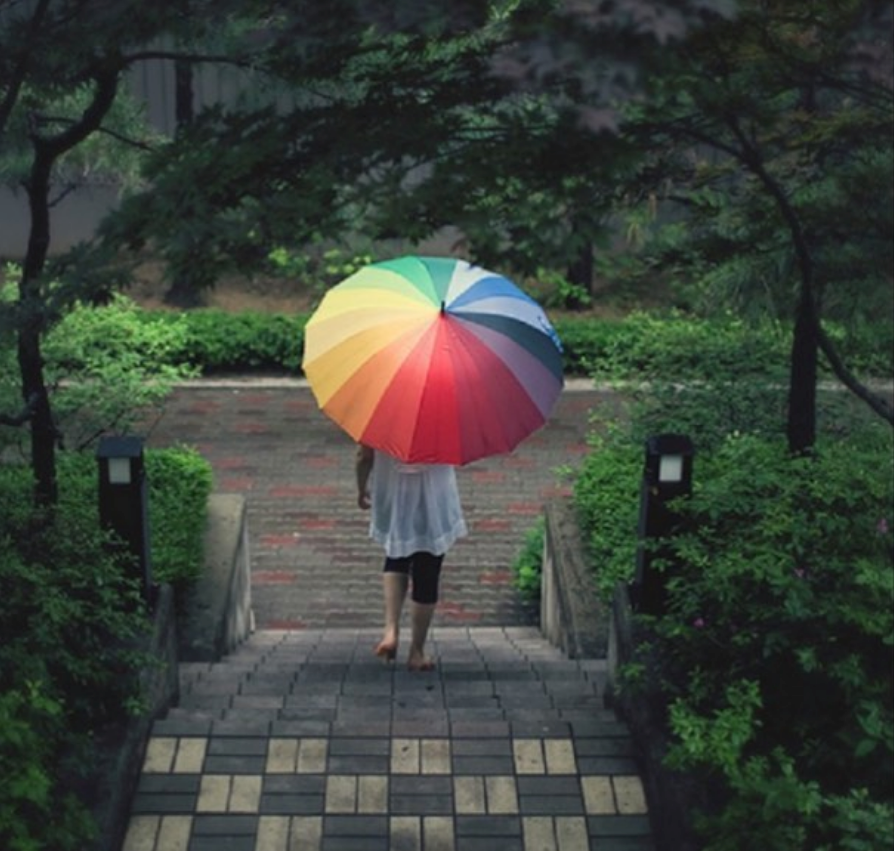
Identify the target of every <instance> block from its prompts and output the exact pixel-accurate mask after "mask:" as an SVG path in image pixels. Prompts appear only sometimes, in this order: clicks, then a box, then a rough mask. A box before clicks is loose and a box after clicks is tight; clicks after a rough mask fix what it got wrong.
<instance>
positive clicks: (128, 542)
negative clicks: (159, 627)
mask: <svg viewBox="0 0 894 851" xmlns="http://www.w3.org/2000/svg"><path fill="white" fill-rule="evenodd" d="M96 458H97V461H98V463H99V519H100V523H101V524H102V527H103V528H104V529H108V530H111V531H112V532H114V533H115V535H116V536H117V537H118V538H119V539H120V540H121V541H122V543H123V546H124V547H125V548H126V550H127V552H129V553H130V554H131V555H132V556H133V557H134V558H135V559H136V563H137V566H138V568H139V571H140V580H141V583H140V584H141V591H142V594H143V599H144V600H145V601H146V602H147V603H148V604H149V605H150V606H152V605H153V604H154V599H155V591H156V586H155V584H154V583H153V581H152V563H151V558H150V547H149V483H148V481H147V479H146V472H145V467H144V464H143V441H142V439H141V438H139V437H133V436H114V437H102V438H100V441H99V445H98V447H97V449H96Z"/></svg>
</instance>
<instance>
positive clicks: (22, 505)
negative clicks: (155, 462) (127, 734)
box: [0, 467, 146, 851]
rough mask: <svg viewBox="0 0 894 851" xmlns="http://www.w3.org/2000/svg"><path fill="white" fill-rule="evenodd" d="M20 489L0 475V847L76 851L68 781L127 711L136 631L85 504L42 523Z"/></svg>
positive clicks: (132, 593)
mask: <svg viewBox="0 0 894 851" xmlns="http://www.w3.org/2000/svg"><path fill="white" fill-rule="evenodd" d="M29 487H30V476H29V475H27V473H26V472H25V471H23V470H21V469H18V468H16V469H11V468H3V467H0V620H2V622H3V631H4V641H3V644H2V646H0V716H3V718H4V721H3V722H2V723H0V765H2V767H3V777H4V780H3V783H2V784H0V847H4V848H10V849H16V851H30V849H35V851H36V849H42V848H53V849H57V848H58V849H63V851H65V849H73V850H74V849H81V848H83V847H84V845H85V844H86V840H87V839H88V837H89V835H90V831H91V822H90V819H89V818H88V816H87V812H86V808H85V807H84V805H83V804H80V803H79V802H78V801H77V799H76V798H74V797H73V796H72V795H71V794H70V792H69V791H68V787H67V780H68V779H70V778H71V777H74V776H76V775H81V774H83V773H86V772H89V770H90V767H91V763H90V758H91V756H92V755H93V753H92V751H91V749H90V747H89V743H90V739H91V736H92V735H93V733H94V731H96V730H97V729H98V728H99V727H101V726H103V725H105V724H109V723H114V722H116V721H117V720H118V719H120V717H121V716H122V714H123V708H124V707H127V706H134V705H136V701H137V700H138V696H139V691H138V688H139V684H138V680H137V675H136V674H137V667H138V663H139V658H138V656H137V655H136V654H135V653H134V652H133V651H132V650H131V649H130V647H131V646H132V642H133V641H134V639H135V638H136V637H137V636H138V635H140V634H142V632H143V631H144V630H145V628H146V621H145V619H144V618H143V617H142V616H141V615H140V614H139V611H140V605H139V596H138V589H137V586H136V583H135V582H133V581H132V580H131V579H129V578H128V573H129V571H128V570H127V569H126V566H125V564H124V563H123V562H122V560H121V559H120V558H116V557H115V556H113V555H111V553H110V551H109V549H108V548H107V547H106V543H107V538H106V536H105V535H103V534H102V533H101V532H100V530H99V524H98V522H97V518H96V509H95V507H94V506H95V500H93V501H91V502H90V503H85V502H84V501H83V500H81V499H80V498H78V497H77V496H76V495H75V494H74V493H71V494H66V495H65V496H64V497H63V498H62V500H61V501H60V504H59V506H58V507H57V508H56V509H55V511H54V515H53V520H52V522H51V523H50V522H48V520H47V518H46V517H42V516H41V515H39V514H35V513H34V512H33V511H32V510H31V509H30V499H29Z"/></svg>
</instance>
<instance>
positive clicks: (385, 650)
mask: <svg viewBox="0 0 894 851" xmlns="http://www.w3.org/2000/svg"><path fill="white" fill-rule="evenodd" d="M375 654H376V656H378V657H379V658H380V659H381V660H382V661H383V662H393V661H394V658H395V656H397V639H396V638H393V639H392V638H383V639H382V640H381V641H380V642H379V643H378V645H377V646H376V649H375Z"/></svg>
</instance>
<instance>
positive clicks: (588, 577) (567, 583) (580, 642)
mask: <svg viewBox="0 0 894 851" xmlns="http://www.w3.org/2000/svg"><path fill="white" fill-rule="evenodd" d="M545 523H546V527H545V534H544V541H543V570H542V573H541V591H540V631H541V632H542V633H543V635H544V637H545V638H546V639H547V640H548V641H549V642H550V644H552V645H553V646H555V647H559V648H561V649H562V651H563V652H564V653H565V655H567V656H568V657H569V658H571V659H604V658H605V657H606V654H607V652H608V634H609V612H608V611H607V609H606V607H605V606H604V605H603V603H602V601H601V600H600V599H599V596H598V595H597V593H596V589H595V587H594V584H593V575H592V568H591V567H590V565H589V563H588V560H587V557H586V553H585V549H584V545H583V538H582V536H581V532H580V527H579V525H578V522H577V516H576V513H575V509H574V505H573V504H572V502H571V500H570V499H561V500H553V501H551V502H549V503H547V505H546V507H545Z"/></svg>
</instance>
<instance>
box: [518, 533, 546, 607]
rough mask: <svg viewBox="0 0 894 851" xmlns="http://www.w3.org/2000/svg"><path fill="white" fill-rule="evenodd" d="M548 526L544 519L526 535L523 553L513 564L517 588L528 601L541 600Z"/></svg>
mask: <svg viewBox="0 0 894 851" xmlns="http://www.w3.org/2000/svg"><path fill="white" fill-rule="evenodd" d="M545 534H546V524H545V521H544V519H543V517H540V518H538V520H537V522H536V523H535V524H534V525H533V526H532V527H531V528H530V529H528V531H527V532H526V533H525V538H524V541H523V543H522V549H521V552H519V554H518V556H516V559H515V561H514V562H513V564H512V572H513V574H514V575H515V587H516V588H518V590H519V592H520V594H521V596H522V597H523V598H524V599H525V600H528V601H534V600H539V599H540V580H541V575H542V572H543V570H542V568H543V539H544V536H545Z"/></svg>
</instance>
